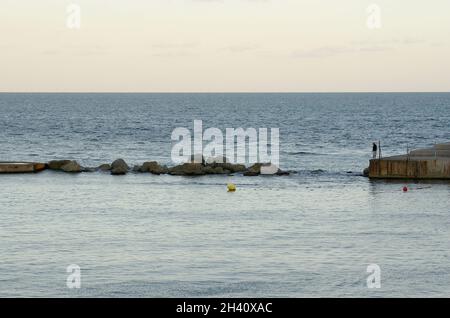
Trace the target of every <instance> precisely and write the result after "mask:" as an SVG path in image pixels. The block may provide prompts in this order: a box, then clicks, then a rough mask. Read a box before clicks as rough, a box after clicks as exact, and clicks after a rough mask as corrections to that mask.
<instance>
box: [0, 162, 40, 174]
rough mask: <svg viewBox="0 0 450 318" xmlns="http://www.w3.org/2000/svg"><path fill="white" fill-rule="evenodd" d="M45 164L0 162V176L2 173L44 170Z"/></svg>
mask: <svg viewBox="0 0 450 318" xmlns="http://www.w3.org/2000/svg"><path fill="white" fill-rule="evenodd" d="M46 167H47V165H46V164H45V163H37V162H0V174H2V173H31V172H39V171H42V170H45V169H46Z"/></svg>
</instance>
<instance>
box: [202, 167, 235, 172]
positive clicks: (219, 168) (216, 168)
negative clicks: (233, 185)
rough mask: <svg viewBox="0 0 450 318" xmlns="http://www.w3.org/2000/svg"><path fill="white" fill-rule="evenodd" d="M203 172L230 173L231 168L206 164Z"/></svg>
mask: <svg viewBox="0 0 450 318" xmlns="http://www.w3.org/2000/svg"><path fill="white" fill-rule="evenodd" d="M203 172H204V173H205V174H229V173H230V170H226V169H224V168H222V167H212V166H206V167H204V168H203Z"/></svg>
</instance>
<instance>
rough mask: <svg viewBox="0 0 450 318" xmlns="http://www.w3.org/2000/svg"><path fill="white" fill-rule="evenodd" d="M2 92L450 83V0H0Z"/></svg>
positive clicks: (447, 86) (433, 87) (443, 86)
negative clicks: (74, 24)
mask: <svg viewBox="0 0 450 318" xmlns="http://www.w3.org/2000/svg"><path fill="white" fill-rule="evenodd" d="M71 3H75V4H78V5H79V6H80V8H81V27H80V29H71V28H68V27H67V25H66V22H67V19H68V17H69V15H68V14H67V13H66V9H67V6H68V5H69V4H71ZM372 3H375V4H377V5H378V6H379V8H380V9H381V16H380V17H381V28H378V29H370V28H368V26H367V20H368V17H369V13H367V11H366V10H367V8H368V7H369V5H370V4H372ZM10 91H13V92H361V91H368V92H371V91H373V92H377V91H450V1H449V0H433V1H423V0H377V1H365V0H342V1H336V0H145V1H144V0H78V1H65V0H40V1H36V0H0V92H10Z"/></svg>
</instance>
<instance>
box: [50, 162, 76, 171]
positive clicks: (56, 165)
mask: <svg viewBox="0 0 450 318" xmlns="http://www.w3.org/2000/svg"><path fill="white" fill-rule="evenodd" d="M71 162H72V161H70V160H52V161H50V162H49V163H48V164H47V165H48V168H49V169H50V170H61V167H62V166H64V165H66V164H68V163H71Z"/></svg>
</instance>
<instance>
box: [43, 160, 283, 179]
mask: <svg viewBox="0 0 450 318" xmlns="http://www.w3.org/2000/svg"><path fill="white" fill-rule="evenodd" d="M199 161H200V160H199ZM47 167H48V169H50V170H55V171H62V172H67V173H80V172H93V171H100V172H109V173H110V174H111V175H116V176H117V175H125V174H127V173H129V172H130V171H132V172H134V173H150V174H154V175H162V174H169V175H173V176H203V175H233V174H236V173H239V174H243V175H244V176H259V175H264V174H267V175H269V174H270V175H279V176H281V175H289V172H287V171H283V170H280V169H279V168H278V167H276V166H273V165H272V166H271V165H270V164H264V163H255V164H253V165H251V166H250V167H246V166H245V165H243V164H235V163H231V162H229V161H228V160H227V159H226V158H208V159H206V160H205V159H204V158H202V159H201V162H194V160H193V158H192V160H191V162H186V163H182V164H179V165H176V166H173V167H167V166H165V165H161V164H159V163H158V162H156V161H147V162H144V163H143V164H142V165H137V166H134V167H133V169H130V166H129V165H128V164H127V163H126V162H125V160H123V159H117V160H115V161H114V162H112V163H111V164H102V165H100V166H98V167H97V168H86V167H82V166H81V165H80V164H78V162H77V161H74V160H53V161H50V162H49V163H47ZM264 168H266V169H264Z"/></svg>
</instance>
